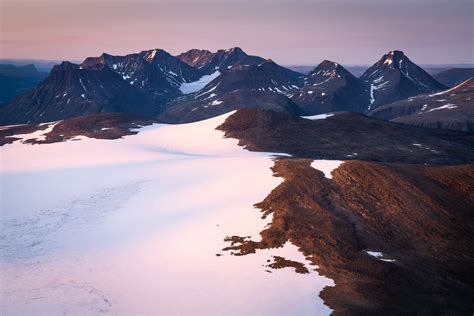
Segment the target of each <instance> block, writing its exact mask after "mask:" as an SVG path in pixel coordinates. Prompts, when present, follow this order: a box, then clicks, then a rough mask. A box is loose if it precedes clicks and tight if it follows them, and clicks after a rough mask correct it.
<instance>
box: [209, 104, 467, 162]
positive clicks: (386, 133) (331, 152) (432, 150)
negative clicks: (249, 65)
mask: <svg viewBox="0 0 474 316" xmlns="http://www.w3.org/2000/svg"><path fill="white" fill-rule="evenodd" d="M218 129H220V130H222V131H224V132H225V135H226V136H227V137H232V138H237V139H238V140H239V145H241V146H245V148H247V149H248V150H252V151H266V152H282V153H287V154H291V155H293V156H296V157H304V158H312V159H333V160H352V159H357V160H367V161H378V162H396V163H413V164H423V163H428V164H440V165H441V164H462V163H473V162H474V135H473V134H470V133H464V132H458V131H451V130H438V129H427V128H419V127H414V126H408V125H404V124H397V123H392V122H386V121H382V120H378V119H374V118H370V117H367V116H364V115H361V114H355V113H349V112H340V113H335V114H334V115H333V116H330V117H327V118H326V119H318V120H309V119H305V118H301V117H298V116H292V115H288V114H285V113H278V112H273V111H265V110H256V109H241V110H238V111H237V112H236V113H234V114H233V115H231V116H230V117H228V118H227V120H226V121H225V122H224V124H222V125H221V126H219V127H218Z"/></svg>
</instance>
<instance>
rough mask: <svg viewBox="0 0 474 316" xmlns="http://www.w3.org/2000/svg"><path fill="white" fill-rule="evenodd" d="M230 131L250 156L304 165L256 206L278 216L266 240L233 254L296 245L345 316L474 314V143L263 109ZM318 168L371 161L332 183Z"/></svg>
mask: <svg viewBox="0 0 474 316" xmlns="http://www.w3.org/2000/svg"><path fill="white" fill-rule="evenodd" d="M219 129H221V130H223V131H225V133H226V135H227V137H233V138H237V139H239V141H240V145H242V146H246V147H247V148H248V149H250V150H253V151H273V152H286V153H289V154H292V155H293V156H294V157H289V158H279V159H277V160H276V161H275V165H274V167H273V168H272V170H273V172H274V174H275V176H278V177H282V178H283V179H284V181H283V183H281V184H280V185H279V186H278V187H276V188H275V189H273V190H272V192H271V193H270V194H269V195H268V196H267V197H266V198H265V199H264V200H263V201H262V202H260V203H258V204H256V205H255V206H256V207H258V208H259V209H260V210H261V212H262V213H263V217H264V218H265V217H266V216H268V215H270V214H272V215H273V216H272V221H271V223H270V225H269V226H267V227H266V228H265V229H263V230H262V231H261V233H260V236H261V239H260V240H252V239H250V238H249V237H241V236H229V237H228V238H226V241H227V242H228V243H229V244H228V246H227V247H226V248H224V249H223V250H224V251H229V252H230V253H231V254H233V255H238V256H239V255H247V254H251V253H254V252H256V251H259V250H260V249H270V248H275V247H282V246H283V245H284V244H285V243H286V242H291V243H293V244H294V245H296V246H297V247H298V248H299V249H300V251H301V252H302V253H303V254H304V255H305V256H306V258H307V259H308V260H310V261H311V262H312V263H313V264H314V265H317V266H318V268H316V269H315V270H317V271H318V272H319V273H321V274H322V275H324V276H326V277H329V278H331V279H332V280H334V282H335V284H336V285H335V286H334V287H326V288H325V289H324V290H323V291H322V292H321V293H320V296H321V297H322V298H323V300H324V301H325V303H326V304H327V305H328V306H329V307H330V308H332V309H333V310H334V314H335V315H405V314H409V315H412V314H416V315H469V314H472V312H473V310H474V306H473V302H474V300H473V298H474V275H473V274H472V271H474V255H473V253H472V249H474V217H473V216H472V212H473V205H474V165H473V164H472V162H473V153H474V148H473V144H474V142H473V136H472V134H469V133H462V132H455V131H443V130H433V129H428V128H417V127H411V126H406V125H401V124H396V123H391V122H385V121H379V120H375V119H372V118H369V117H366V116H362V115H356V114H349V113H337V114H335V115H334V116H331V117H328V118H326V119H321V120H315V121H311V120H308V119H302V118H299V117H291V116H288V115H286V114H282V113H275V112H269V111H260V110H239V111H237V112H236V113H234V114H233V115H231V116H229V117H228V118H227V120H226V121H225V123H224V124H222V125H221V126H220V127H219ZM356 153H357V155H356ZM302 157H304V158H302ZM307 158H311V159H307ZM316 158H319V159H321V158H324V159H338V160H348V159H361V160H366V161H361V160H352V161H345V162H343V163H342V165H340V166H339V167H338V168H336V169H335V170H334V171H333V172H332V179H328V178H326V177H325V176H324V174H323V173H322V172H321V171H319V170H317V169H315V168H313V167H312V166H311V163H312V161H313V160H312V159H316ZM369 160H374V161H379V162H373V161H369ZM426 163H428V164H430V165H426ZM464 163H469V164H464ZM443 164H446V165H444V166H443ZM451 164H454V165H451ZM278 263H279V267H280V268H281V267H294V268H296V265H297V264H295V263H289V262H285V260H279V261H278ZM267 267H269V268H274V267H273V266H272V265H268V266H267ZM300 273H304V272H303V271H300Z"/></svg>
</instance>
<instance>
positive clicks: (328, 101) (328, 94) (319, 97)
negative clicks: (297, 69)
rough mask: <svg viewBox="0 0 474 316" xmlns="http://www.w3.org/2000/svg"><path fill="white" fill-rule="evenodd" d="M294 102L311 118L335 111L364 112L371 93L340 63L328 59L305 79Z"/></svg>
mask: <svg viewBox="0 0 474 316" xmlns="http://www.w3.org/2000/svg"><path fill="white" fill-rule="evenodd" d="M291 99H292V100H293V101H294V102H296V103H297V104H298V105H299V106H300V107H301V108H302V109H303V111H304V112H305V113H307V114H308V115H311V114H318V113H327V112H333V111H351V112H361V113H363V112H365V111H366V110H367V106H368V93H367V89H365V87H364V85H363V84H362V83H361V82H360V81H359V79H357V78H356V77H355V76H354V75H352V74H351V73H350V72H349V71H347V70H346V69H345V68H344V67H342V66H341V65H340V64H338V63H335V62H332V61H329V60H325V61H323V62H322V63H320V64H319V65H318V66H317V67H316V68H315V69H314V70H312V71H311V72H310V73H309V74H307V75H306V76H305V78H304V85H303V87H302V88H301V89H299V90H296V91H295V92H294V94H293V95H292V97H291Z"/></svg>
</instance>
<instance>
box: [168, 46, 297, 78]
mask: <svg viewBox="0 0 474 316" xmlns="http://www.w3.org/2000/svg"><path fill="white" fill-rule="evenodd" d="M176 57H178V58H179V59H181V60H182V61H184V62H186V63H188V64H189V65H192V66H194V67H197V68H198V69H200V70H201V71H202V72H203V73H204V74H207V75H210V74H212V73H214V72H216V71H219V72H221V73H222V72H224V71H226V70H227V69H230V68H232V67H233V66H255V65H258V64H261V63H262V62H264V61H265V59H264V58H262V57H258V56H250V55H247V54H246V53H245V52H244V51H243V50H242V49H241V48H240V47H234V48H230V49H225V50H224V49H220V50H218V51H217V52H215V53H211V52H209V51H203V50H195V49H192V50H190V51H187V52H185V53H183V54H181V55H178V56H176ZM288 71H289V72H291V70H288Z"/></svg>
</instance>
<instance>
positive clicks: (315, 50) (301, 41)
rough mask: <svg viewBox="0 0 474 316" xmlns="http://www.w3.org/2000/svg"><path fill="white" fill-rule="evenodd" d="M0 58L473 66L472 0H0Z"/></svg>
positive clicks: (473, 29)
mask: <svg viewBox="0 0 474 316" xmlns="http://www.w3.org/2000/svg"><path fill="white" fill-rule="evenodd" d="M0 14H1V16H0V18H1V21H0V41H1V43H0V57H1V58H34V59H51V60H73V61H80V60H83V59H84V58H86V57H88V56H98V55H100V54H101V53H102V52H107V53H110V54H117V55H118V54H120V55H123V54H128V53H134V52H139V51H141V50H146V49H153V48H162V49H164V50H166V51H168V52H170V53H171V54H179V53H180V52H183V51H186V50H188V49H191V48H200V49H208V50H211V51H216V50H217V49H221V48H230V47H235V46H238V47H241V48H242V49H243V50H244V51H246V52H247V53H249V54H252V55H259V56H262V57H265V58H272V59H273V60H275V61H276V62H278V63H281V64H287V65H288V64H293V65H296V64H299V65H304V64H307V65H312V64H317V63H319V62H320V61H322V60H324V59H330V60H333V61H336V62H339V63H344V64H372V63H374V62H375V61H377V60H378V59H379V58H380V57H381V56H382V55H383V54H384V53H387V52H388V51H390V50H394V49H399V50H403V51H404V52H405V53H406V55H407V56H409V57H410V59H412V60H413V61H414V62H417V63H420V64H445V63H474V1H472V0H398V1H391V0H235V1H231V0H0Z"/></svg>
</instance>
